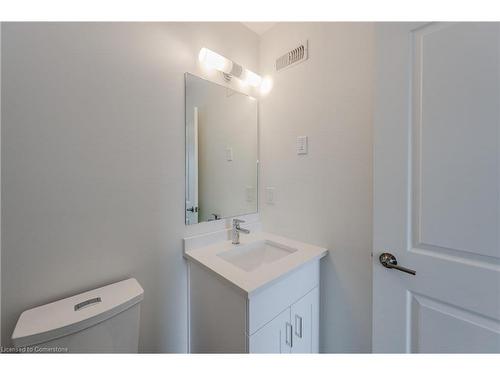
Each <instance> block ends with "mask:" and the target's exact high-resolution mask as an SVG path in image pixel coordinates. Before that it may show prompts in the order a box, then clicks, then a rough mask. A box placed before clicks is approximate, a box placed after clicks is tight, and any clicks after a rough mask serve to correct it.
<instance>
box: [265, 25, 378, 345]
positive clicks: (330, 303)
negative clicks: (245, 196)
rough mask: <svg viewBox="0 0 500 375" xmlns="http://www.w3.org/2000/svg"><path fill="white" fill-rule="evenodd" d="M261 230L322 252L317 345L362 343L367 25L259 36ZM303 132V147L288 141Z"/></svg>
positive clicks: (365, 320)
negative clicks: (263, 81)
mask: <svg viewBox="0 0 500 375" xmlns="http://www.w3.org/2000/svg"><path fill="white" fill-rule="evenodd" d="M304 39H309V48H310V58H309V60H308V61H306V62H304V63H302V64H300V65H297V66H295V67H292V68H290V69H288V70H285V71H281V72H279V73H274V71H273V69H274V61H275V59H276V58H277V57H279V56H281V55H282V54H283V53H285V52H286V51H287V50H288V49H291V48H294V47H296V46H297V45H298V43H299V42H300V41H302V40H304ZM260 55H261V67H260V68H261V73H262V74H264V75H265V74H271V75H273V77H274V87H273V90H272V91H271V93H270V94H269V95H268V96H267V97H266V98H265V99H264V100H263V101H262V102H261V112H260V119H261V125H260V128H261V156H260V157H261V162H262V180H261V181H262V183H261V184H260V188H261V194H262V195H261V196H262V197H264V199H265V195H264V190H263V189H264V188H265V187H266V186H274V187H275V188H276V203H275V204H274V205H266V203H265V202H262V204H261V217H262V220H263V224H264V229H265V230H268V231H272V232H276V233H279V234H282V235H286V236H290V237H293V238H296V239H299V240H303V241H309V242H311V243H314V244H318V245H323V246H326V247H328V248H329V249H330V253H329V257H328V258H327V259H326V260H324V261H323V262H322V267H321V273H322V277H321V301H322V306H321V350H322V351H324V352H370V350H371V258H370V253H371V211H372V77H373V73H372V65H373V25H372V24H367V23H282V24H278V25H276V26H274V27H273V28H272V29H271V30H269V31H268V32H266V33H265V34H264V35H263V37H262V41H261V49H260ZM299 135H307V136H309V154H308V155H302V156H299V155H297V154H296V152H295V139H296V137H297V136H299Z"/></svg>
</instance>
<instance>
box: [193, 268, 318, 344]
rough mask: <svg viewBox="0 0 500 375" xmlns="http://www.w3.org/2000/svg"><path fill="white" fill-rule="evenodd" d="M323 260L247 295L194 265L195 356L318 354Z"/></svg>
mask: <svg viewBox="0 0 500 375" xmlns="http://www.w3.org/2000/svg"><path fill="white" fill-rule="evenodd" d="M319 262H320V260H319V259H318V258H316V259H313V260H311V261H309V262H307V263H305V264H303V265H301V266H300V267H298V268H296V269H293V270H291V271H289V272H288V273H286V274H284V275H283V276H281V277H279V278H278V279H276V280H273V281H272V282H270V283H268V284H266V285H263V286H262V287H260V288H258V289H256V290H254V291H252V292H251V293H248V292H247V291H244V290H242V289H241V288H239V287H237V286H236V285H234V284H232V283H230V282H228V280H225V279H224V278H223V277H221V276H220V275H218V274H216V273H214V272H213V271H212V270H210V269H208V268H206V267H204V266H203V265H201V264H198V263H196V262H192V261H189V262H188V266H189V290H190V293H189V295H190V296H189V305H190V306H189V310H190V324H189V331H190V332H189V337H190V343H189V344H190V352H192V353H317V352H318V342H319Z"/></svg>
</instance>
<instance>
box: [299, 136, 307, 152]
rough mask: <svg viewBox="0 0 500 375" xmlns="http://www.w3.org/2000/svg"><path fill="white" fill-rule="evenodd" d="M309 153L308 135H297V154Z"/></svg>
mask: <svg viewBox="0 0 500 375" xmlns="http://www.w3.org/2000/svg"><path fill="white" fill-rule="evenodd" d="M305 154H307V135H301V136H299V137H297V155H305Z"/></svg>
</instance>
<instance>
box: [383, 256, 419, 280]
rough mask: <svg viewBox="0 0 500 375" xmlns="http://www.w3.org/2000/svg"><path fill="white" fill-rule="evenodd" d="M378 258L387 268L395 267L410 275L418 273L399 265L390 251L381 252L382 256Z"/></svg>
mask: <svg viewBox="0 0 500 375" xmlns="http://www.w3.org/2000/svg"><path fill="white" fill-rule="evenodd" d="M378 259H379V261H380V263H381V264H382V265H383V266H384V267H385V268H394V269H395V270H398V271H401V272H406V273H409V274H410V275H415V274H416V273H417V272H416V271H414V270H411V269H409V268H406V267H401V266H398V261H397V260H396V257H395V256H394V255H392V254H390V253H382V254H380V257H379V258H378Z"/></svg>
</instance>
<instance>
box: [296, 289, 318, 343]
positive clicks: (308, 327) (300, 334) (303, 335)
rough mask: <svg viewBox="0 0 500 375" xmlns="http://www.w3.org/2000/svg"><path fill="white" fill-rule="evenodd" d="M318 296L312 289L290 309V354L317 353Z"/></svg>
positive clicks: (315, 290) (316, 291)
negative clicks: (291, 328)
mask: <svg viewBox="0 0 500 375" xmlns="http://www.w3.org/2000/svg"><path fill="white" fill-rule="evenodd" d="M318 305H319V294H318V288H314V289H313V290H312V291H310V292H309V293H307V294H306V295H305V296H304V297H302V298H301V299H300V300H298V301H297V302H295V303H294V304H293V305H292V307H291V316H290V319H291V323H292V326H293V336H292V350H291V352H292V353H317V352H318V334H319V326H318V320H319V309H318Z"/></svg>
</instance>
